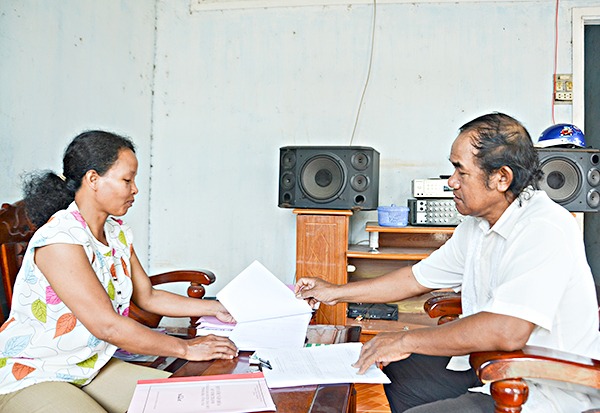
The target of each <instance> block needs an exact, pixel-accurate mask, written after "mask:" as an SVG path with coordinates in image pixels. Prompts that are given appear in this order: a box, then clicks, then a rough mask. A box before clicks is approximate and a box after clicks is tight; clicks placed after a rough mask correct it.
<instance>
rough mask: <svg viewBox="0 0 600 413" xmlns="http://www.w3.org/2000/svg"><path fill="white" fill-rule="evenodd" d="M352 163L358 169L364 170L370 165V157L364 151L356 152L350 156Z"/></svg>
mask: <svg viewBox="0 0 600 413" xmlns="http://www.w3.org/2000/svg"><path fill="white" fill-rule="evenodd" d="M350 164H351V165H352V167H353V168H354V169H356V170H358V171H364V170H365V169H367V167H368V166H369V157H368V156H367V154H366V153H364V152H356V153H355V154H353V155H352V158H350Z"/></svg>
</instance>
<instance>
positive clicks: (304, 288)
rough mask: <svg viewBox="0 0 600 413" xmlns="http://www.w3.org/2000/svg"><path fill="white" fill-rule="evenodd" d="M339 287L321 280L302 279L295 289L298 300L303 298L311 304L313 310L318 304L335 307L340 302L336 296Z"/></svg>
mask: <svg viewBox="0 0 600 413" xmlns="http://www.w3.org/2000/svg"><path fill="white" fill-rule="evenodd" d="M338 287H339V286H338V285H336V284H331V283H328V282H327V281H323V280H322V279H320V278H300V279H299V280H298V282H296V285H295V287H294V293H296V298H302V299H304V300H306V301H307V302H308V304H310V306H311V307H312V308H315V305H316V304H317V303H318V302H321V303H323V304H327V305H335V304H337V303H338V300H337V298H336V296H335V293H336V290H337V289H338Z"/></svg>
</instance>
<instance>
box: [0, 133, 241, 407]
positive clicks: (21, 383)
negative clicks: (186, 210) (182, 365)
mask: <svg viewBox="0 0 600 413" xmlns="http://www.w3.org/2000/svg"><path fill="white" fill-rule="evenodd" d="M137 167H138V163H137V159H136V156H135V149H134V145H133V143H132V142H131V141H130V140H128V139H126V138H123V137H121V136H117V135H114V134H112V133H108V132H102V131H90V132H85V133H82V134H80V135H79V136H77V137H76V138H75V139H74V140H73V141H72V142H71V144H70V145H69V146H68V147H67V149H66V151H65V155H64V158H63V173H62V174H61V175H56V174H54V173H52V172H46V173H43V174H41V175H38V176H34V177H33V178H31V179H30V180H29V182H27V183H26V185H25V193H26V194H25V203H26V206H27V210H28V213H29V215H30V217H31V219H32V221H33V222H34V223H35V224H36V225H37V226H40V225H41V227H40V228H39V230H37V231H36V233H35V234H34V236H33V237H32V239H31V241H30V242H29V246H28V250H27V252H26V255H25V257H24V260H23V265H22V267H21V270H20V272H19V275H18V276H17V280H16V282H15V287H14V295H13V300H12V308H11V312H10V315H9V317H8V320H7V321H6V322H5V323H4V325H3V326H2V327H1V328H0V411H2V412H12V411H15V412H17V411H18V412H24V411H34V410H35V411H39V410H37V409H39V408H40V407H44V411H61V412H66V411H78V412H80V411H81V412H83V411H85V412H96V411H98V412H103V411H115V412H124V411H126V410H127V407H128V405H129V402H130V400H131V396H132V394H133V390H134V388H135V385H136V382H137V380H138V379H144V378H156V377H166V376H167V375H168V374H167V373H165V372H161V371H158V370H154V369H150V368H146V367H140V366H135V365H132V364H129V363H124V362H122V361H120V360H117V359H113V358H111V357H112V355H113V354H114V352H115V350H116V349H117V348H122V349H124V350H126V351H129V352H132V353H138V354H149V355H157V356H167V357H179V358H184V359H187V360H210V359H215V358H222V359H231V358H234V357H236V356H237V348H236V347H235V345H234V344H233V343H232V342H231V341H230V340H229V339H227V338H224V337H216V336H207V337H198V338H195V339H192V340H182V339H179V338H175V337H172V336H167V335H165V334H161V333H158V332H156V331H154V330H151V329H149V328H146V327H145V326H142V325H141V324H139V323H137V322H135V321H134V320H132V319H130V318H129V317H127V314H128V313H129V303H130V300H133V301H134V302H135V303H136V304H137V305H138V306H139V307H140V308H143V309H145V310H147V311H150V312H153V313H158V314H162V315H166V316H170V317H184V316H200V315H215V316H217V317H218V318H219V319H221V320H222V321H226V322H231V321H233V320H232V318H231V315H230V314H229V313H228V312H227V310H225V308H224V307H223V305H222V304H221V303H219V302H218V301H210V300H196V299H191V298H188V297H183V296H179V295H176V294H171V293H169V292H166V291H161V290H155V289H153V288H152V285H151V284H150V280H149V278H148V276H147V275H146V273H145V271H144V269H143V268H142V266H141V264H140V262H139V260H138V258H137V256H136V253H135V250H134V248H133V245H132V234H131V230H130V228H129V226H128V225H126V224H125V223H123V221H121V220H120V219H117V218H113V217H118V216H122V215H125V213H126V212H127V210H128V209H129V208H131V206H132V205H133V201H134V196H135V195H136V194H137V193H138V188H137V187H136V185H135V177H136V174H137ZM53 409H54V410H53Z"/></svg>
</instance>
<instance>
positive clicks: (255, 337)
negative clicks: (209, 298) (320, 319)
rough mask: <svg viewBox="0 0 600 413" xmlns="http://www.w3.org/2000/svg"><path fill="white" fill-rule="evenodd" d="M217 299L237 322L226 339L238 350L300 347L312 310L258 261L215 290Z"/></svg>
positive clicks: (302, 343)
mask: <svg viewBox="0 0 600 413" xmlns="http://www.w3.org/2000/svg"><path fill="white" fill-rule="evenodd" d="M217 299H218V300H219V301H220V302H221V303H222V304H223V305H224V306H225V308H226V309H227V311H229V312H230V313H231V315H232V316H233V317H234V318H235V319H236V321H237V324H236V326H235V327H234V329H233V331H232V333H231V335H230V336H229V338H230V339H231V341H233V342H234V343H235V345H236V346H237V347H238V348H239V349H240V350H250V351H253V350H258V349H266V348H284V347H287V348H302V346H303V345H304V339H305V337H306V330H307V328H308V323H309V322H310V318H311V316H312V308H310V305H308V303H306V301H304V300H299V299H297V298H296V296H295V295H294V292H293V291H292V290H291V289H290V288H289V287H288V286H286V285H285V284H284V283H282V282H281V281H280V280H279V279H278V278H277V277H275V276H274V275H273V274H272V273H271V272H270V271H269V270H267V269H266V268H265V267H264V266H263V265H262V264H261V263H259V262H258V261H254V262H253V263H252V264H250V265H249V266H248V268H246V269H245V270H244V271H242V272H241V273H240V274H239V275H238V276H237V277H235V278H234V279H233V280H232V281H231V282H229V284H227V285H226V286H225V287H224V288H223V289H222V290H221V291H219V292H218V293H217Z"/></svg>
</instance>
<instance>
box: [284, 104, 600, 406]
mask: <svg viewBox="0 0 600 413" xmlns="http://www.w3.org/2000/svg"><path fill="white" fill-rule="evenodd" d="M450 162H451V163H452V165H453V166H454V168H455V170H454V173H453V174H452V176H451V177H450V179H449V180H448V185H449V186H450V187H452V189H453V191H454V201H455V203H456V208H457V210H458V211H459V212H460V213H461V214H463V215H468V216H469V218H467V219H466V220H465V221H464V222H463V223H462V224H460V225H459V226H458V227H457V228H456V230H455V232H454V235H453V236H452V238H451V239H450V240H449V241H448V242H446V244H444V245H443V246H442V247H441V248H440V249H438V250H437V251H435V252H434V253H433V254H431V256H430V257H428V258H427V259H425V260H423V261H421V262H419V263H417V264H416V265H414V266H413V267H405V268H401V269H399V270H396V271H393V272H391V273H389V274H386V275H384V276H382V277H379V278H374V279H369V280H366V281H361V282H354V283H349V284H345V285H339V286H338V285H333V284H329V283H327V282H325V281H323V280H321V279H318V278H302V279H300V280H298V282H297V284H296V287H295V288H296V293H297V294H298V296H299V297H301V298H304V299H308V300H309V302H311V304H314V303H316V302H317V301H320V302H323V303H325V304H335V303H338V302H371V303H385V302H393V301H398V300H402V299H405V298H409V297H412V296H416V295H420V294H424V293H426V292H429V291H432V290H434V289H439V288H453V289H456V290H462V305H463V314H464V317H462V318H461V319H459V320H456V321H453V322H451V323H448V324H444V325H442V326H437V327H430V328H423V329H415V330H410V331H403V332H398V333H381V334H378V335H377V336H376V337H375V338H373V339H372V340H371V341H369V342H367V343H366V344H365V345H364V347H363V349H362V352H361V355H360V358H359V360H358V361H357V362H356V363H355V364H354V366H355V367H358V368H359V373H360V374H362V373H364V372H365V370H366V369H367V368H368V366H369V365H371V364H373V363H377V364H379V365H383V366H385V367H384V371H385V373H386V374H387V375H388V376H389V377H390V379H391V380H392V383H391V384H389V385H386V386H385V391H386V395H387V397H388V400H389V402H390V407H391V408H392V411H393V412H403V411H410V412H411V413H416V412H448V411H456V412H493V400H492V399H491V397H490V396H489V395H488V394H485V393H482V392H477V391H469V389H470V388H474V387H480V386H481V385H482V384H481V382H480V381H479V380H478V378H477V376H476V374H475V372H474V371H473V370H472V369H470V366H469V365H468V358H467V359H465V357H466V355H468V354H470V353H472V352H475V351H491V350H503V351H511V350H517V349H520V348H522V347H523V346H524V345H525V344H530V345H537V346H542V347H548V348H554V349H558V350H562V351H567V352H570V353H575V354H580V355H584V356H590V357H594V358H599V357H600V333H599V332H598V303H597V299H596V295H595V288H594V283H593V278H592V275H591V272H590V269H589V266H588V264H587V261H586V257H585V249H584V244H583V237H582V235H581V231H580V230H579V227H578V225H577V223H576V221H575V219H574V218H573V216H572V215H571V214H570V213H569V212H568V211H567V210H565V209H564V208H563V207H561V206H559V205H557V204H556V203H554V202H553V201H552V200H551V199H550V198H549V197H548V196H547V195H546V193H545V192H543V191H540V190H539V186H538V182H539V180H540V178H541V176H542V172H541V170H540V166H539V161H538V157H537V153H536V151H535V149H534V147H533V144H532V141H531V137H530V136H529V133H528V132H527V130H526V129H525V128H524V127H523V126H522V125H521V124H520V123H519V122H518V121H517V120H515V119H513V118H511V117H510V116H507V115H505V114H501V113H493V114H488V115H484V116H481V117H479V118H477V119H475V120H473V121H471V122H469V123H467V124H465V125H464V126H462V127H461V128H460V133H459V135H458V137H457V138H456V140H455V141H454V143H453V145H452V149H451V153H450ZM454 356H465V357H462V358H458V357H454ZM451 360H452V361H451ZM450 361H451V362H450ZM449 362H450V363H449ZM529 387H530V396H529V401H528V402H527V403H526V405H525V407H524V409H523V411H524V412H527V411H530V412H531V411H536V409H537V411H543V412H545V413H547V412H552V411H556V412H571V411H572V412H581V411H583V410H586V409H587V408H590V407H591V405H592V404H594V403H597V404H596V406H600V397H597V396H598V394H597V393H596V395H595V396H596V397H595V396H588V395H586V394H582V393H579V392H574V391H572V390H562V389H559V388H556V387H553V386H548V385H545V384H540V383H532V382H529Z"/></svg>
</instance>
